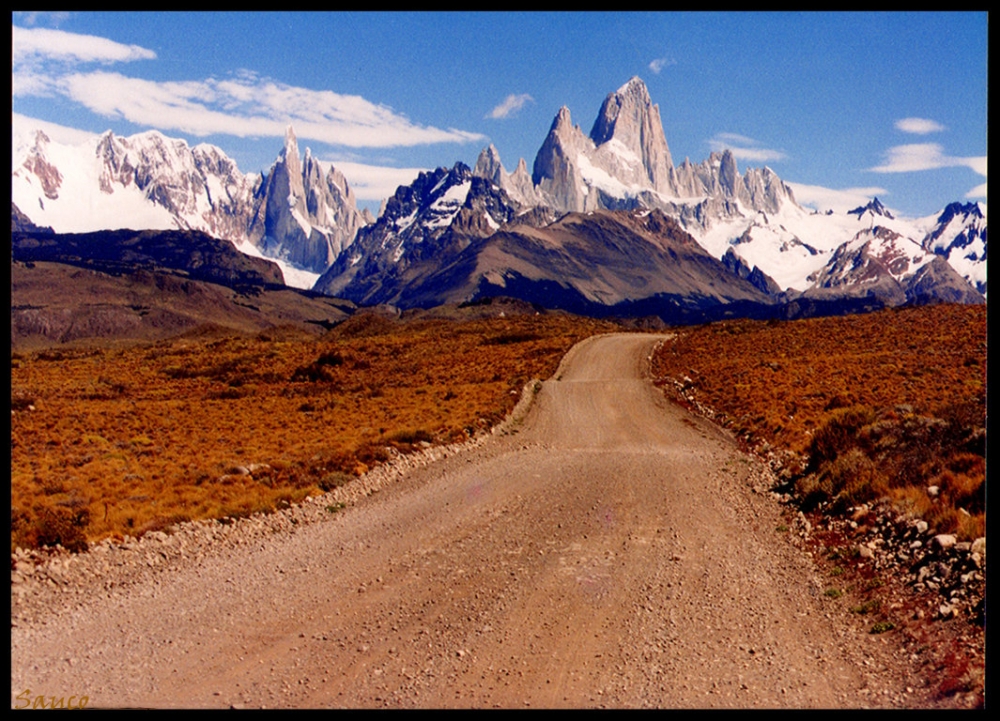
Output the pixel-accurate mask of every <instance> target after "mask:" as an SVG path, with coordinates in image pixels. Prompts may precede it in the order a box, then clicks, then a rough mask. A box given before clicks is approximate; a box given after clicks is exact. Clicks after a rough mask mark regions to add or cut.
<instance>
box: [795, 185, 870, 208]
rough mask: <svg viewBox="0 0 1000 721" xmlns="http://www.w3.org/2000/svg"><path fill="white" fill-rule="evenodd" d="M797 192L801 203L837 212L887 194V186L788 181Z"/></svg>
mask: <svg viewBox="0 0 1000 721" xmlns="http://www.w3.org/2000/svg"><path fill="white" fill-rule="evenodd" d="M787 184H788V187H790V188H791V189H792V192H793V193H795V200H796V201H798V203H799V204H800V205H804V206H808V207H810V208H815V209H816V210H823V211H825V210H832V211H834V212H835V213H846V212H847V211H848V210H853V209H854V208H857V207H858V206H861V205H867V204H868V202H869V201H870V200H871V199H872V198H873V197H875V196H876V195H882V196H884V195H886V194H887V193H888V191H887V190H886V189H885V188H879V187H869V188H843V189H840V190H837V189H834V188H825V187H823V186H822V185H804V184H803V183H790V182H789V183H787Z"/></svg>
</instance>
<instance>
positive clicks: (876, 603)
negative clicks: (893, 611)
mask: <svg viewBox="0 0 1000 721" xmlns="http://www.w3.org/2000/svg"><path fill="white" fill-rule="evenodd" d="M881 607H882V602H881V601H880V600H878V599H877V598H873V599H871V600H869V601H865V602H864V603H861V604H859V605H857V606H852V607H851V613H858V614H861V615H864V614H868V613H872V612H873V611H877V610H879V609H880V608H881Z"/></svg>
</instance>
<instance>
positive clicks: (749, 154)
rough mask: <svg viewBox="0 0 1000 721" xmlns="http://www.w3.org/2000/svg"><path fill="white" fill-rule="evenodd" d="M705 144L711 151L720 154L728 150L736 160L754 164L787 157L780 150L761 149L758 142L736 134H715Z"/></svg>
mask: <svg viewBox="0 0 1000 721" xmlns="http://www.w3.org/2000/svg"><path fill="white" fill-rule="evenodd" d="M707 143H708V147H709V148H711V149H712V150H713V151H716V152H722V151H723V150H727V149H728V150H729V151H731V152H732V154H733V157H734V158H736V159H737V160H747V161H750V162H754V163H766V162H768V161H772V160H784V159H785V158H786V157H787V156H786V155H785V153H784V152H782V151H780V150H773V149H771V148H761V147H759V146H760V143H759V142H758V141H756V140H754V139H753V138H748V137H747V136H745V135H740V134H738V133H716V134H715V135H714V136H713V137H712V138H710V139H709V140H708V141H707Z"/></svg>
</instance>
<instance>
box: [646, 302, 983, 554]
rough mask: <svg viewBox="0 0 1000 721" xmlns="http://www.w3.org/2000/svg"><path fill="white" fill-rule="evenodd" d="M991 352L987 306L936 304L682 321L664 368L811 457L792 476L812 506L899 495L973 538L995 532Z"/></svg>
mask: <svg viewBox="0 0 1000 721" xmlns="http://www.w3.org/2000/svg"><path fill="white" fill-rule="evenodd" d="M986 356H987V346H986V308H985V306H964V305H937V306H925V307H914V308H902V309H891V310H884V311H879V312H875V313H868V314H863V315H852V316H843V317H830V318H812V319H806V320H801V321H794V322H780V323H779V322H757V321H749V320H738V321H737V320H734V321H721V322H718V323H713V324H709V325H705V326H700V327H697V328H691V329H684V331H683V332H679V333H677V334H676V336H675V337H674V338H673V339H672V340H670V341H667V342H665V343H663V344H662V345H661V346H660V347H659V348H658V350H657V352H656V354H655V356H654V358H653V373H654V377H656V378H659V379H660V381H659V382H660V383H661V384H662V385H664V386H665V387H666V388H668V389H673V388H675V386H674V381H675V380H680V379H683V378H685V377H686V378H688V379H691V380H690V381H685V382H684V384H685V385H686V386H687V392H695V393H696V395H697V398H698V400H699V402H700V403H703V404H705V405H706V406H708V407H710V408H712V409H713V410H714V411H715V413H716V416H717V418H718V419H719V420H720V421H721V422H722V423H723V424H724V425H727V426H728V427H730V428H731V429H732V430H733V431H735V432H736V433H737V435H738V436H739V437H740V438H743V439H748V440H747V442H748V444H749V445H751V446H752V447H755V446H756V447H759V446H761V445H762V444H763V443H765V442H766V443H767V444H769V445H770V446H771V447H773V448H777V449H782V450H785V451H790V452H791V453H793V454H797V457H798V458H801V459H804V463H803V464H802V465H803V466H804V467H802V468H794V466H795V465H796V464H794V463H793V464H791V465H790V466H789V473H788V476H786V478H787V480H788V481H790V482H793V483H794V488H795V491H796V494H797V496H798V497H799V498H800V499H801V501H802V504H803V506H804V507H806V508H813V507H816V506H817V505H818V504H820V503H825V502H830V501H832V502H833V505H834V510H836V509H837V508H840V509H843V508H847V507H850V506H855V505H858V504H860V503H868V502H871V501H875V500H878V499H888V500H891V501H893V502H895V503H897V504H898V505H901V506H903V507H904V510H905V511H907V512H910V513H912V514H913V515H915V516H918V517H923V518H924V519H925V520H927V522H928V523H930V524H932V525H933V526H934V527H935V528H939V529H941V531H942V532H952V533H955V534H957V535H958V536H959V537H960V539H961V540H973V539H975V538H977V537H980V536H983V535H985V511H984V508H985V496H986V489H985V455H986V431H985V427H986V400H985V392H984V389H985V387H986V367H987V363H986V361H987V357H986ZM717 379H726V382H719V381H718V380H717ZM929 485H937V486H939V488H940V489H941V492H940V493H939V496H938V499H937V501H933V502H932V501H931V500H930V499H929V498H928V497H927V495H926V491H925V489H926V488H927V486H929Z"/></svg>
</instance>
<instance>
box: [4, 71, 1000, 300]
mask: <svg viewBox="0 0 1000 721" xmlns="http://www.w3.org/2000/svg"><path fill="white" fill-rule="evenodd" d="M14 159H15V164H14V169H13V172H12V186H13V201H14V204H15V206H16V207H17V208H19V210H20V212H22V213H23V214H24V215H25V216H27V217H28V218H30V219H31V221H32V222H34V223H36V224H37V225H45V226H50V227H52V228H53V229H54V230H55V231H57V232H71V231H72V232H84V231H92V230H97V229H99V228H103V227H104V226H107V225H108V224H109V221H108V219H109V218H115V219H116V221H115V222H116V223H117V225H118V227H138V228H161V229H163V228H179V229H189V230H199V231H203V232H205V233H208V234H210V235H213V236H216V237H220V238H225V239H228V240H230V241H232V242H233V243H234V245H235V246H236V247H237V248H238V249H240V250H243V251H244V252H246V253H250V254H254V255H260V256H264V257H268V258H272V259H275V260H276V261H278V262H279V265H281V268H282V271H283V272H284V275H285V280H286V282H289V283H293V284H296V283H297V284H299V285H300V286H305V285H307V284H309V285H311V284H312V282H313V281H315V285H314V288H315V290H316V291H318V292H321V293H325V294H330V295H336V296H338V297H343V298H346V299H349V300H351V301H353V302H356V303H361V304H377V303H388V304H392V305H396V306H398V307H401V308H407V307H431V306H433V305H436V304H440V303H451V302H464V301H474V300H476V299H479V298H484V297H492V296H498V295H504V296H513V297H518V298H521V299H523V300H527V301H530V302H534V303H540V304H542V305H546V306H548V307H560V308H565V309H567V310H574V311H577V312H585V313H589V314H596V315H606V314H607V315H618V314H630V313H639V312H642V313H648V314H653V315H659V316H661V317H662V318H664V319H665V320H691V319H697V318H698V317H721V316H722V315H727V314H733V313H736V314H741V313H742V314H749V315H758V316H763V315H769V316H774V315H776V314H777V315H781V314H785V315H789V314H791V315H794V314H795V313H797V312H803V311H801V309H802V308H807V307H810V308H820V309H822V310H820V311H816V312H830V310H831V309H833V310H834V312H835V311H836V308H837V307H842V308H856V307H859V306H860V307H865V308H867V307H869V306H872V305H873V306H875V307H880V306H883V305H900V304H904V303H929V302H960V303H982V302H985V294H986V247H987V231H986V213H985V206H984V205H981V204H978V203H975V204H974V203H968V204H961V203H953V204H951V205H949V206H948V207H947V208H945V209H943V210H942V211H941V212H940V213H937V214H935V215H933V216H928V217H925V218H918V219H904V218H897V217H894V216H893V214H892V213H891V212H890V211H888V210H887V209H886V208H885V207H884V206H883V205H882V203H881V202H879V200H878V199H877V198H876V199H873V200H872V201H871V202H869V203H868V204H867V205H864V206H861V207H858V208H856V209H854V210H852V211H850V212H848V213H834V212H832V211H828V212H826V213H821V212H816V211H811V210H809V209H806V208H804V207H802V206H801V205H799V204H798V202H797V201H796V200H795V196H794V192H793V191H792V188H791V187H790V186H789V185H788V184H786V183H785V182H784V181H782V180H781V179H780V178H779V177H778V176H777V175H776V174H775V173H774V172H773V171H772V170H771V169H769V168H766V167H764V168H750V169H747V170H745V171H744V172H743V173H742V174H741V173H740V172H739V170H738V168H737V164H736V159H735V157H734V155H733V153H732V152H731V151H728V150H726V151H723V152H721V153H712V154H711V155H709V157H708V158H707V159H706V160H704V161H702V162H700V163H697V164H694V163H692V162H691V161H690V160H689V159H685V160H684V162H683V163H681V164H680V165H677V166H675V165H674V164H673V159H672V156H671V153H670V149H669V147H668V145H667V141H666V137H665V135H664V132H663V126H662V123H661V120H660V113H659V108H658V106H657V105H655V104H653V103H652V101H651V98H650V96H649V93H648V90H647V88H646V86H645V84H644V83H643V82H642V80H640V79H639V78H632V79H631V80H629V81H628V82H627V83H626V84H625V85H623V86H622V87H620V88H619V89H618V90H617V91H615V92H612V93H609V94H608V96H607V97H606V98H605V100H604V102H603V103H602V105H601V108H600V109H599V111H598V114H597V117H596V119H595V121H594V123H593V126H592V128H591V130H590V132H589V134H585V133H584V132H583V130H582V129H581V128H580V126H578V125H573V123H572V120H571V116H570V111H569V109H568V108H566V107H563V108H561V109H559V111H558V112H557V113H556V116H555V118H554V120H553V122H552V125H551V128H550V130H549V133H548V135H547V136H546V138H545V139H544V140H543V142H542V144H541V146H540V148H539V150H538V153H537V155H536V157H535V159H534V163H533V165H532V169H531V172H530V173H529V171H528V164H527V163H526V162H525V160H524V159H521V160H519V162H518V163H517V165H516V167H515V170H514V171H513V172H508V171H507V170H506V169H505V168H504V166H503V164H502V162H501V159H500V155H499V152H498V151H497V149H496V148H495V147H493V146H492V145H490V146H489V147H487V148H485V149H484V150H483V151H482V152H481V153H480V155H479V158H478V160H477V162H476V164H475V167H474V168H469V167H468V166H466V165H464V164H462V163H457V164H455V165H454V166H453V167H451V168H447V167H441V168H437V169H436V170H432V171H427V172H424V173H421V174H420V175H419V177H418V178H417V179H416V180H415V181H414V182H413V183H412V184H410V185H408V186H401V187H400V188H398V189H397V191H396V193H395V194H394V195H393V196H392V197H391V198H389V199H388V200H387V201H386V202H385V203H384V205H383V209H382V211H381V212H380V215H379V217H378V218H377V219H375V218H373V217H371V215H370V214H368V213H367V211H358V209H357V205H356V200H355V198H354V195H353V193H352V191H351V190H350V187H349V185H348V182H347V180H346V179H345V178H344V176H343V175H342V174H341V173H340V172H339V171H337V170H336V169H335V168H334V167H333V166H331V165H329V164H324V163H321V162H320V161H318V160H316V159H315V158H313V157H312V155H311V152H310V150H309V149H307V150H306V152H305V154H304V156H300V154H299V150H298V145H297V141H296V138H295V135H294V131H293V130H292V129H291V128H289V129H288V131H287V134H286V138H285V143H284V147H283V148H282V150H281V152H280V154H279V155H278V158H277V159H276V161H275V163H274V164H273V165H272V167H271V169H270V170H269V171H268V172H267V173H262V174H257V175H243V174H241V173H240V172H239V171H238V169H237V168H236V166H235V164H234V163H233V162H232V161H231V160H230V159H229V158H227V157H226V156H225V155H224V154H223V153H222V151H220V150H219V149H218V148H214V147H213V146H209V145H198V146H195V147H194V148H190V147H188V145H187V144H186V143H185V142H184V141H182V140H171V139H169V138H166V137H164V136H163V135H161V134H160V133H157V132H155V131H150V132H147V133H141V134H139V135H135V136H131V137H128V138H118V137H116V136H114V135H113V134H111V133H110V132H108V133H105V134H104V135H102V136H100V137H98V138H96V139H94V140H92V141H90V142H89V143H87V144H84V145H79V146H67V145H61V144H58V143H53V142H52V141H51V140H50V139H49V138H48V136H47V135H46V134H45V133H44V132H42V131H38V130H36V131H34V132H27V133H25V132H20V134H18V133H17V132H16V133H15V143H14ZM817 304H818V305H817ZM838 304H839V306H838ZM713 309H714V310H713ZM789 309H800V310H798V311H794V312H793V311H790V310H789ZM691 313H694V315H691ZM699 314H700V315H699Z"/></svg>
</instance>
